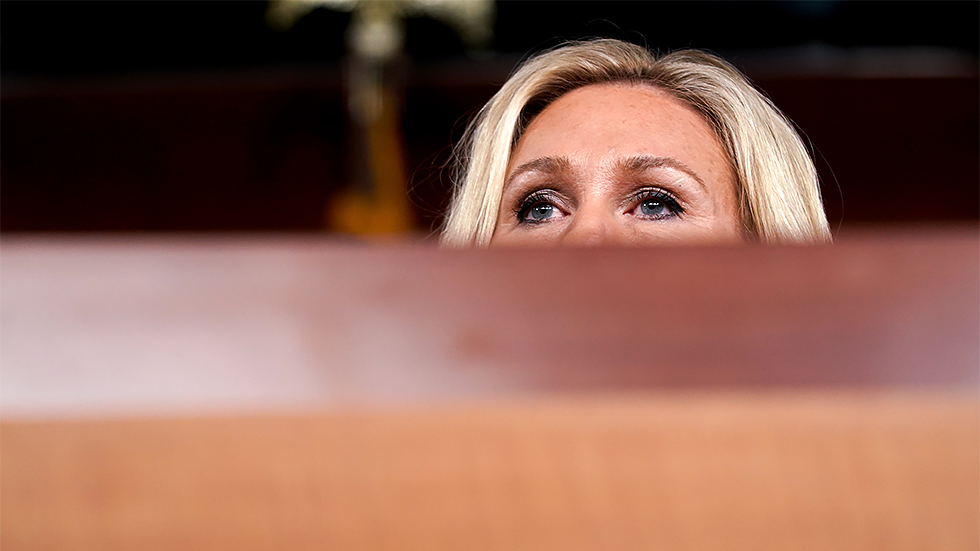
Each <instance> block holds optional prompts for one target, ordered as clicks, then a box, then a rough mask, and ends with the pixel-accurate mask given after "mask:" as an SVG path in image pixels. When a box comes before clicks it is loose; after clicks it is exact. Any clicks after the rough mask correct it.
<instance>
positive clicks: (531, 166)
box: [504, 156, 572, 187]
mask: <svg viewBox="0 0 980 551" xmlns="http://www.w3.org/2000/svg"><path fill="white" fill-rule="evenodd" d="M571 169H572V163H571V161H569V160H568V157H553V156H548V157H539V158H537V159H534V160H532V161H528V162H526V163H524V164H522V165H520V166H519V167H517V168H515V169H514V172H511V173H510V176H508V177H507V181H506V182H504V187H508V186H510V183H511V182H512V181H514V178H517V177H518V176H520V175H521V174H524V173H526V172H534V171H537V172H546V173H549V174H560V173H563V172H568V171H570V170H571Z"/></svg>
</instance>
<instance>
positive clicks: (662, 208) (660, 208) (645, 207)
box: [640, 199, 668, 216]
mask: <svg viewBox="0 0 980 551" xmlns="http://www.w3.org/2000/svg"><path fill="white" fill-rule="evenodd" d="M667 210H668V209H667V205H665V204H663V202H661V201H658V200H656V199H647V200H646V201H643V202H642V203H640V214H642V215H644V216H663V215H664V214H667Z"/></svg>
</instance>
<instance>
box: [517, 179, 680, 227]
mask: <svg viewBox="0 0 980 551" xmlns="http://www.w3.org/2000/svg"><path fill="white" fill-rule="evenodd" d="M554 194H555V192H554V191H553V190H550V189H539V190H536V191H534V192H532V193H530V194H528V195H527V196H526V197H524V199H522V200H521V202H520V203H519V204H518V205H517V208H515V209H514V215H515V216H516V217H517V222H518V224H521V225H536V224H544V223H546V222H547V220H534V219H532V218H530V217H529V216H528V215H529V214H530V212H531V209H532V208H534V207H536V206H538V205H539V204H542V203H547V204H550V205H552V206H553V207H555V208H556V209H558V210H562V209H561V207H560V206H559V203H560V201H558V200H557V199H556V198H555V196H554ZM651 199H652V200H655V201H658V202H659V203H661V204H663V205H664V206H665V207H666V208H667V209H668V210H669V211H670V212H669V213H668V214H666V215H663V216H656V217H652V216H644V217H645V218H651V219H653V220H665V219H667V218H672V217H675V216H679V215H681V214H683V213H684V208H683V207H681V205H680V203H679V202H678V201H677V199H676V198H675V197H674V196H673V194H671V193H669V192H667V191H665V190H662V189H658V188H644V189H641V190H639V191H637V192H636V193H634V194H633V195H632V196H631V197H630V198H629V200H628V201H627V204H630V205H633V207H632V208H631V209H630V211H634V210H636V209H638V208H640V206H641V205H642V204H643V202H644V201H649V200H651Z"/></svg>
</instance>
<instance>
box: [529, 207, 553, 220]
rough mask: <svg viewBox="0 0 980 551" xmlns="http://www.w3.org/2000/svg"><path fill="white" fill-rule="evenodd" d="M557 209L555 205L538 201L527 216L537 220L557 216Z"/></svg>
mask: <svg viewBox="0 0 980 551" xmlns="http://www.w3.org/2000/svg"><path fill="white" fill-rule="evenodd" d="M556 210H557V209H555V206H554V205H552V204H550V203H538V204H537V205H534V206H533V207H531V208H530V210H528V213H527V216H528V218H530V219H531V220H535V221H541V220H547V219H549V218H551V217H553V216H555V214H556V213H555V211H556Z"/></svg>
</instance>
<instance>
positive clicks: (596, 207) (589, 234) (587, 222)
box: [562, 203, 624, 246]
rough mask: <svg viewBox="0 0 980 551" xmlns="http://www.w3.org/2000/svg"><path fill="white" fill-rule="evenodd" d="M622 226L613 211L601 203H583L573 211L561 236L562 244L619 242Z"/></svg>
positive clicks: (622, 238)
mask: <svg viewBox="0 0 980 551" xmlns="http://www.w3.org/2000/svg"><path fill="white" fill-rule="evenodd" d="M623 240H624V234H623V230H622V228H620V227H619V224H618V220H617V219H616V215H615V213H614V212H612V211H610V210H609V209H606V208H603V207H602V205H600V204H596V203H591V204H588V203H587V204H583V205H581V206H580V208H579V209H578V210H577V211H576V212H575V213H574V215H573V219H572V223H571V224H570V225H569V226H568V230H567V231H566V232H565V234H564V235H563V236H562V245H571V246H595V245H606V244H616V243H621V242H622V241H623Z"/></svg>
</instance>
